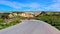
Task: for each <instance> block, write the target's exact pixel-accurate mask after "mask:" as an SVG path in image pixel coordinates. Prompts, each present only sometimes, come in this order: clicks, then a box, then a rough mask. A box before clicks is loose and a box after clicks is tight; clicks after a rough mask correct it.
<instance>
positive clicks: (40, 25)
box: [0, 20, 60, 34]
mask: <svg viewBox="0 0 60 34" xmlns="http://www.w3.org/2000/svg"><path fill="white" fill-rule="evenodd" d="M0 34H60V32H59V30H57V29H56V28H54V27H52V26H51V25H49V24H47V23H45V22H42V21H39V20H23V21H22V23H21V24H17V25H15V26H12V27H9V28H6V29H3V30H0Z"/></svg>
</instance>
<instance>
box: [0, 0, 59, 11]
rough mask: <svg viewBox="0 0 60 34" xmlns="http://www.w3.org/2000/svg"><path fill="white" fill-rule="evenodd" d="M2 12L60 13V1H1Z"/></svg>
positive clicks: (0, 8)
mask: <svg viewBox="0 0 60 34" xmlns="http://www.w3.org/2000/svg"><path fill="white" fill-rule="evenodd" d="M0 11H60V0H0Z"/></svg>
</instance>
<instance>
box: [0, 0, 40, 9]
mask: <svg viewBox="0 0 60 34" xmlns="http://www.w3.org/2000/svg"><path fill="white" fill-rule="evenodd" d="M0 4H3V5H7V6H10V7H13V8H15V9H20V8H23V7H27V8H39V7H40V4H38V3H24V4H23V3H19V2H10V1H0Z"/></svg>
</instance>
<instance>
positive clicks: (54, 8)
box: [45, 0, 60, 11]
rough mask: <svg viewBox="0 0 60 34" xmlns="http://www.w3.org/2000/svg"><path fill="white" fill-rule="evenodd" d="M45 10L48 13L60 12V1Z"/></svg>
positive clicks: (55, 0)
mask: <svg viewBox="0 0 60 34" xmlns="http://www.w3.org/2000/svg"><path fill="white" fill-rule="evenodd" d="M45 8H46V10H48V11H49V10H50V11H60V0H54V3H52V4H51V5H49V6H48V7H45Z"/></svg>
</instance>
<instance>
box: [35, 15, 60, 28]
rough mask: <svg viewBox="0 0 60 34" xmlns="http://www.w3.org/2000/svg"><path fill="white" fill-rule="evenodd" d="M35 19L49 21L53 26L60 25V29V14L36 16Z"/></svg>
mask: <svg viewBox="0 0 60 34" xmlns="http://www.w3.org/2000/svg"><path fill="white" fill-rule="evenodd" d="M35 19H37V20H42V21H44V22H47V23H49V24H51V25H52V26H55V27H56V26H59V27H56V28H58V29H60V16H47V15H46V16H40V15H39V16H37V17H35Z"/></svg>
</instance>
